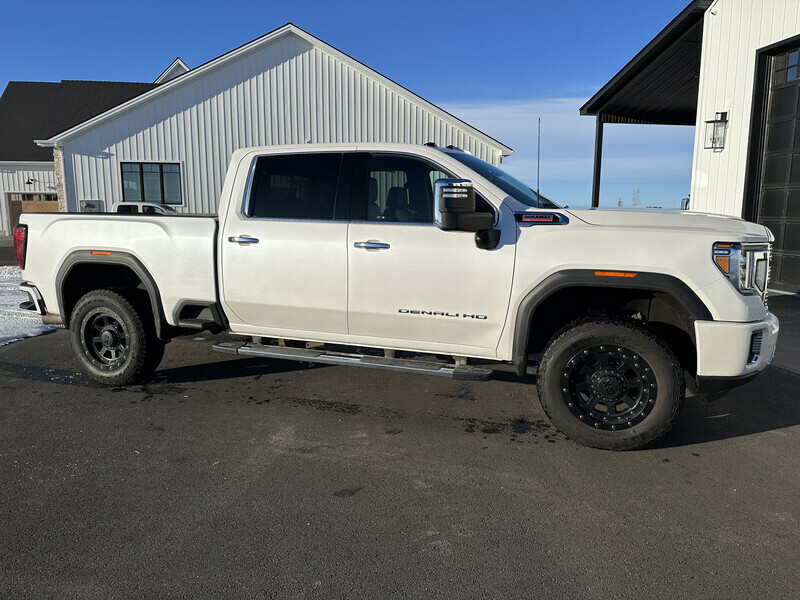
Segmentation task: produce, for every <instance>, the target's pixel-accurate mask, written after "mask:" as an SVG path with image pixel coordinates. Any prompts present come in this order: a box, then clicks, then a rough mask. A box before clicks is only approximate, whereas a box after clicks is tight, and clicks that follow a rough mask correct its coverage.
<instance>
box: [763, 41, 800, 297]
mask: <svg viewBox="0 0 800 600" xmlns="http://www.w3.org/2000/svg"><path fill="white" fill-rule="evenodd" d="M799 59H800V48H795V49H793V50H790V51H788V52H784V53H782V54H779V55H777V56H774V57H772V69H771V80H770V87H769V90H770V91H769V101H768V103H767V111H768V112H767V139H766V145H765V151H764V161H763V165H762V169H761V173H762V176H761V189H760V193H759V208H758V222H759V223H762V224H764V225H766V226H767V227H769V228H770V230H771V231H772V233H773V234H774V235H775V243H774V244H773V247H772V283H773V284H774V285H775V286H776V287H780V288H784V289H789V290H792V291H800V64H799V63H800V60H799Z"/></svg>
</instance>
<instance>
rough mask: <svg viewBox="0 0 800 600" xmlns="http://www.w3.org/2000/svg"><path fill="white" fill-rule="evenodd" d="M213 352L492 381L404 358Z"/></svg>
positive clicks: (260, 349) (479, 372)
mask: <svg viewBox="0 0 800 600" xmlns="http://www.w3.org/2000/svg"><path fill="white" fill-rule="evenodd" d="M213 350H214V351H215V352H222V353H223V354H235V355H237V356H263V357H265V358H279V359H283V360H294V361H298V362H311V363H326V364H334V365H351V366H354V367H370V368H373V369H386V370H389V371H405V372H407V373H408V372H412V373H423V374H427V375H442V376H444V377H450V378H452V379H459V380H466V381H487V380H489V379H491V377H492V370H491V369H483V368H480V367H473V366H469V365H464V364H451V363H443V362H435V361H426V360H407V359H404V358H386V357H383V356H368V355H366V354H350V353H347V352H332V351H330V350H309V349H304V348H284V347H283V346H267V345H262V344H250V343H245V342H220V343H218V344H214V346H213Z"/></svg>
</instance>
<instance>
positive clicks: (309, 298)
mask: <svg viewBox="0 0 800 600" xmlns="http://www.w3.org/2000/svg"><path fill="white" fill-rule="evenodd" d="M346 156H348V158H345V157H346ZM351 159H352V154H351V155H346V154H344V153H342V152H315V153H294V154H279V155H273V154H267V155H263V156H257V157H255V158H254V159H253V160H252V162H251V163H250V165H249V169H250V171H249V174H248V184H247V188H246V190H245V192H244V194H242V198H241V199H238V198H232V200H231V205H230V206H229V209H228V214H227V216H226V218H225V222H224V224H223V225H222V227H223V230H222V232H221V241H220V257H221V258H220V282H221V290H220V296H221V299H222V302H223V305H224V306H225V310H226V312H227V314H228V317H229V320H230V322H231V328H232V329H233V330H234V331H236V330H237V326H240V330H241V329H245V330H247V331H250V332H252V331H261V332H263V334H264V335H271V334H272V335H285V336H287V337H290V336H291V335H296V336H297V337H304V332H332V333H346V332H347V248H346V244H347V217H348V212H349V185H350V178H351V171H350V166H349V165H350V162H351Z"/></svg>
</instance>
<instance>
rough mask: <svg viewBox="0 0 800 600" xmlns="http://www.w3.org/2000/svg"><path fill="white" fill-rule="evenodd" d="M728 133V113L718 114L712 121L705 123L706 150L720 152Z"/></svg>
mask: <svg viewBox="0 0 800 600" xmlns="http://www.w3.org/2000/svg"><path fill="white" fill-rule="evenodd" d="M727 131H728V113H727V112H718V113H717V114H716V117H715V118H714V120H712V121H706V143H705V148H706V150H709V149H710V150H722V149H723V148H724V147H725V133H726V132H727Z"/></svg>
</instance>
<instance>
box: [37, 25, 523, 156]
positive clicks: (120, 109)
mask: <svg viewBox="0 0 800 600" xmlns="http://www.w3.org/2000/svg"><path fill="white" fill-rule="evenodd" d="M286 35H295V36H297V37H299V38H300V39H302V40H304V41H305V42H306V43H308V44H310V45H312V46H316V47H317V48H320V49H322V50H324V51H325V52H327V53H329V54H331V55H333V56H334V57H335V58H336V59H338V60H340V61H342V62H343V63H345V64H347V65H348V66H351V67H352V68H354V69H356V70H357V71H360V72H361V73H363V74H364V75H366V76H368V77H370V78H372V79H375V80H377V81H379V82H381V83H383V84H384V85H386V86H387V87H390V88H392V89H394V90H395V91H396V92H397V93H398V94H400V95H402V96H406V97H407V98H408V99H409V100H411V101H413V102H416V103H421V104H423V105H425V107H426V108H427V109H428V110H429V111H431V112H432V113H435V114H437V115H438V116H439V117H440V118H442V119H443V120H445V121H449V122H450V123H451V124H452V125H454V126H455V127H458V128H461V129H468V130H469V131H471V132H473V135H474V137H476V138H479V139H482V140H484V141H485V142H488V143H489V144H490V145H492V146H497V147H499V148H500V150H501V154H502V155H503V156H510V155H511V154H513V153H514V150H513V149H512V148H509V147H508V146H506V145H505V144H503V143H502V142H500V141H498V140H496V139H495V138H493V137H491V136H489V135H487V134H485V133H484V132H482V131H480V130H478V129H476V128H475V127H473V126H472V125H470V124H469V123H466V122H464V121H462V120H461V119H459V118H458V117H455V116H453V115H451V114H450V113H448V112H447V111H445V110H443V109H441V108H439V107H438V106H436V105H435V104H433V103H431V102H429V101H428V100H425V99H424V98H422V97H421V96H419V95H417V94H415V93H413V92H411V91H410V90H408V89H407V88H405V87H403V86H401V85H400V84H398V83H396V82H395V81H392V80H391V79H389V78H388V77H386V76H384V75H381V74H380V73H378V72H377V71H375V70H374V69H371V68H369V67H368V66H366V65H365V64H363V63H361V62H359V61H357V60H355V59H354V58H352V57H350V56H348V55H347V54H345V53H344V52H342V51H341V50H338V49H336V48H334V47H333V46H330V45H329V44H326V43H325V42H323V41H322V40H320V39H319V38H316V37H314V36H313V35H311V34H310V33H308V32H306V31H304V30H303V29H301V28H300V27H297V26H296V25H294V24H293V23H287V24H286V25H283V26H282V27H279V28H277V29H274V30H272V31H270V32H269V33H266V34H264V35H262V36H261V37H259V38H256V39H254V40H252V41H250V42H247V43H246V44H243V45H241V46H239V47H238V48H234V49H233V50H231V51H230V52H226V53H225V54H223V55H221V56H218V57H217V58H214V59H212V60H210V61H208V62H206V63H203V64H202V65H200V66H198V67H195V68H194V69H191V70H190V71H187V72H186V73H184V74H183V75H180V76H179V77H176V78H174V79H170V80H169V81H166V82H164V83H162V84H160V85H159V86H158V87H157V88H155V89H152V90H150V91H149V92H145V93H144V94H142V95H140V96H137V97H136V98H133V99H131V100H129V101H127V102H125V103H123V104H121V105H119V106H115V107H113V108H110V109H109V110H107V111H106V112H104V113H102V114H99V115H97V116H95V117H93V118H91V119H88V120H87V121H85V122H83V123H80V124H77V125H75V126H74V127H71V128H69V129H67V130H65V131H62V132H61V133H58V134H57V135H52V136H51V137H50V138H49V139H45V138H40V139H39V140H37V143H39V144H40V145H43V146H48V147H51V146H56V145H59V144H60V143H62V142H63V141H65V140H67V139H69V138H72V137H75V136H76V135H79V134H81V133H83V132H84V131H87V130H88V129H91V128H92V127H94V126H96V125H99V124H101V123H103V122H105V121H107V120H109V119H112V118H114V117H115V116H117V115H120V114H122V113H125V112H127V111H129V110H131V109H133V108H135V107H137V106H140V105H142V104H144V103H146V102H149V101H151V100H153V99H156V98H158V97H159V96H160V95H162V94H166V93H167V92H168V91H169V90H172V89H173V88H175V87H178V86H181V85H186V84H188V83H189V82H191V81H194V80H195V79H197V78H200V77H203V76H204V75H205V74H207V73H210V72H211V71H214V70H216V69H218V68H220V67H222V66H223V65H225V64H227V63H229V62H232V61H234V60H236V59H237V58H239V57H240V56H242V55H244V54H247V53H249V52H251V51H253V50H255V49H257V48H260V47H262V46H266V45H267V44H270V43H272V42H274V41H276V40H277V39H279V38H281V37H283V36H286Z"/></svg>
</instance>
